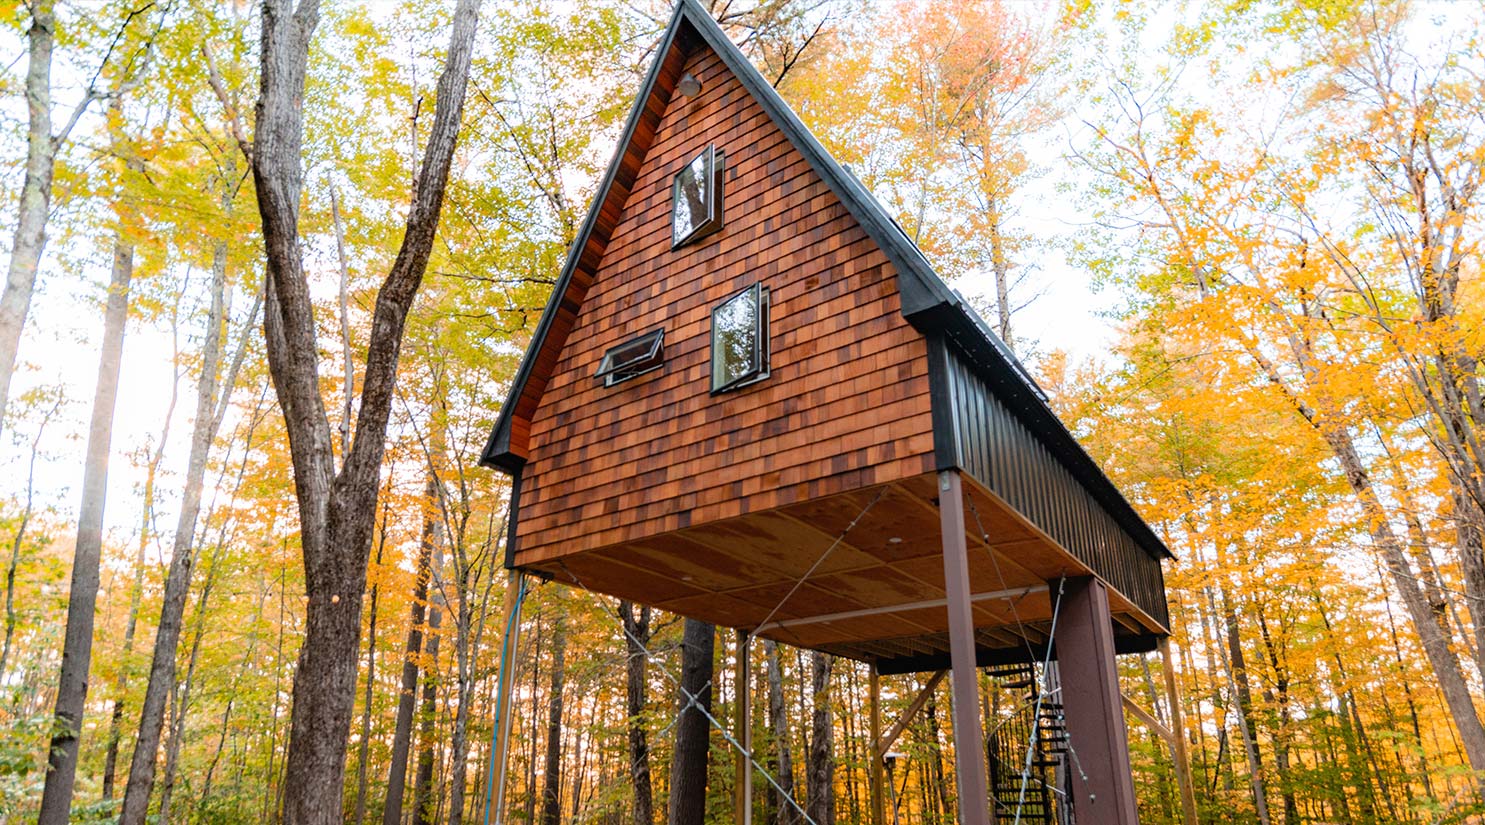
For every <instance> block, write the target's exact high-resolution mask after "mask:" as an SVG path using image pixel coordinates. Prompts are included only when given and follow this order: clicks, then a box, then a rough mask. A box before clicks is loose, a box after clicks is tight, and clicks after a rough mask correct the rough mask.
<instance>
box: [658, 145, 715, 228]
mask: <svg viewBox="0 0 1485 825" xmlns="http://www.w3.org/2000/svg"><path fill="white" fill-rule="evenodd" d="M723 162H724V158H723V154H722V153H721V152H719V151H717V147H715V146H708V147H706V151H704V152H702V153H701V154H699V155H697V156H696V157H695V158H694V159H693V160H692V161H691V162H690V163H688V164H686V165H685V166H684V167H683V168H682V169H681V171H679V172H677V173H676V176H675V185H674V187H673V188H672V190H671V193H670V207H671V211H670V228H671V246H672V248H674V247H678V246H682V245H684V244H687V243H690V242H691V241H694V240H696V239H698V238H701V237H704V236H706V235H710V234H711V233H713V232H715V231H717V230H718V229H720V228H721V227H722V174H721V170H722V165H723Z"/></svg>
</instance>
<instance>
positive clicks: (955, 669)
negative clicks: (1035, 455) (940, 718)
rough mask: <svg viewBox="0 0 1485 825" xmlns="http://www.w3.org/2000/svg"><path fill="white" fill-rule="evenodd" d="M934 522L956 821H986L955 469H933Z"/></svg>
mask: <svg viewBox="0 0 1485 825" xmlns="http://www.w3.org/2000/svg"><path fill="white" fill-rule="evenodd" d="M938 511H939V527H940V529H941V530H942V531H943V542H944V590H945V591H946V595H947V597H948V603H949V604H948V608H949V662H950V663H951V665H952V667H951V668H950V675H949V682H950V695H951V696H953V699H954V774H955V779H956V780H957V785H958V788H959V822H960V823H961V825H990V823H991V822H993V821H994V820H993V819H991V817H992V814H991V811H990V792H989V789H988V787H987V782H986V779H985V732H984V730H982V729H981V727H980V687H979V679H978V675H979V671H978V668H977V667H976V666H975V627H974V615H973V613H972V612H971V611H970V602H969V547H968V545H967V544H966V541H965V534H964V489H963V485H962V482H961V480H960V478H959V471H958V470H943V471H941V472H939V474H938Z"/></svg>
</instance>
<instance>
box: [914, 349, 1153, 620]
mask: <svg viewBox="0 0 1485 825" xmlns="http://www.w3.org/2000/svg"><path fill="white" fill-rule="evenodd" d="M944 349H945V350H946V353H947V357H946V359H945V362H944V363H945V365H946V368H947V369H946V376H945V377H946V379H947V380H946V382H945V387H944V388H945V390H946V391H947V395H948V397H949V400H950V403H951V407H952V423H951V426H952V428H953V431H954V435H955V439H956V441H957V444H958V455H957V461H956V463H957V464H958V466H959V467H960V468H961V469H962V470H964V471H965V472H967V473H969V474H970V475H972V476H974V477H975V478H976V479H978V480H979V481H980V483H982V484H984V485H985V486H986V487H989V488H990V489H991V490H992V491H994V492H995V493H996V495H999V496H1000V497H1001V498H1003V499H1005V500H1006V502H1007V503H1009V504H1010V505H1011V506H1012V507H1015V508H1016V509H1017V510H1018V511H1020V512H1021V514H1022V515H1024V516H1026V517H1027V518H1028V519H1029V520H1031V521H1032V522H1033V523H1035V524H1036V525H1037V526H1039V527H1040V528H1041V529H1042V530H1043V531H1044V532H1046V533H1047V535H1049V536H1051V537H1052V538H1054V539H1056V540H1057V541H1058V542H1059V543H1060V544H1061V545H1062V546H1063V547H1065V548H1067V549H1068V550H1069V551H1071V552H1072V553H1073V554H1074V555H1076V556H1077V557H1078V558H1079V559H1082V560H1083V561H1084V562H1085V563H1086V564H1087V565H1088V566H1089V567H1090V568H1092V569H1093V571H1094V572H1096V573H1097V574H1098V575H1100V576H1102V577H1103V578H1104V579H1105V580H1107V581H1108V582H1109V583H1110V584H1112V585H1113V586H1114V587H1116V588H1118V589H1119V591H1120V592H1121V593H1123V594H1124V595H1125V596H1126V597H1128V598H1129V599H1130V600H1131V601H1133V602H1134V603H1135V604H1137V605H1139V606H1140V608H1141V609H1142V610H1144V611H1145V612H1146V613H1148V614H1149V615H1150V617H1151V618H1153V619H1155V620H1156V621H1158V622H1160V623H1161V624H1162V625H1167V626H1168V625H1169V615H1168V611H1167V609H1166V602H1165V577H1164V574H1163V571H1162V570H1161V567H1160V560H1159V559H1157V558H1155V557H1153V556H1151V555H1150V554H1149V553H1147V552H1145V550H1144V549H1143V548H1141V547H1140V546H1139V544H1137V543H1136V542H1135V540H1134V539H1133V538H1131V537H1130V535H1129V534H1128V533H1126V532H1125V531H1124V530H1123V528H1121V527H1120V526H1119V525H1118V523H1116V522H1115V521H1114V519H1113V518H1112V517H1111V516H1110V515H1109V514H1108V513H1107V512H1106V511H1105V510H1104V509H1103V507H1101V506H1100V505H1099V504H1098V502H1096V501H1095V500H1094V499H1093V497H1092V496H1091V495H1089V494H1088V492H1087V491H1086V490H1084V489H1083V487H1082V485H1080V484H1079V483H1078V482H1077V479H1075V478H1074V477H1073V475H1072V473H1070V472H1069V471H1068V470H1067V468H1066V467H1064V466H1063V465H1062V463H1061V462H1060V461H1058V460H1057V459H1056V458H1055V457H1054V456H1053V455H1052V454H1051V453H1050V452H1049V451H1048V450H1047V448H1046V447H1044V446H1042V444H1041V443H1040V442H1039V441H1038V440H1037V439H1036V437H1035V436H1033V435H1032V434H1031V432H1030V431H1029V430H1027V429H1026V427H1025V426H1024V425H1022V424H1021V422H1020V421H1019V420H1018V419H1017V418H1016V416H1015V415H1014V414H1013V413H1012V412H1011V411H1010V410H1009V409H1007V408H1006V406H1005V405H1004V404H1002V403H1001V402H1000V401H999V400H998V399H997V398H996V397H995V393H994V392H993V391H992V390H991V388H990V386H989V385H988V384H987V383H985V381H983V380H982V379H981V378H980V377H979V376H978V375H976V374H975V372H974V370H973V369H972V368H971V367H970V366H969V365H968V364H967V363H965V361H964V360H963V359H962V358H961V357H959V356H958V355H957V354H956V352H955V350H954V347H953V346H944ZM935 402H937V399H935ZM940 420H943V419H940ZM946 423H949V422H946Z"/></svg>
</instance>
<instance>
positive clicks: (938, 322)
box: [481, 0, 1169, 823]
mask: <svg viewBox="0 0 1485 825" xmlns="http://www.w3.org/2000/svg"><path fill="white" fill-rule="evenodd" d="M481 461H482V463H483V464H485V465H487V466H491V467H496V468H499V469H501V470H503V471H504V472H506V473H508V474H510V475H511V477H512V478H513V493H512V503H511V518H510V540H509V542H508V545H507V557H506V562H507V565H508V566H510V567H513V568H516V569H519V570H522V571H525V572H528V573H533V574H536V575H540V576H543V577H547V578H550V579H553V580H556V581H559V582H567V583H575V584H581V585H582V586H584V587H586V588H588V589H591V590H593V591H595V592H599V593H606V594H610V595H614V596H619V597H622V598H625V599H629V600H632V601H635V602H638V603H642V604H648V605H652V606H655V607H658V608H662V609H665V610H669V611H673V612H675V613H679V614H683V615H686V616H689V617H693V618H698V619H704V620H706V621H709V622H713V623H715V624H718V625H722V626H728V627H735V628H739V629H742V630H745V631H748V632H750V633H752V634H754V635H757V636H762V637H767V638H771V639H776V640H778V641H780V642H783V643H786V644H790V645H796V646H801V647H806V648H812V649H819V650H824V651H827V652H830V653H833V654H837V655H840V656H845V657H849V658H852V659H857V660H861V661H865V662H869V663H871V664H872V665H873V666H874V667H875V668H876V669H877V671H878V672H880V673H901V672H911V671H924V670H936V669H942V668H946V667H949V666H950V665H951V664H952V665H953V671H954V683H955V695H956V697H960V696H962V697H971V696H972V695H973V689H974V669H975V667H976V666H985V665H990V664H996V663H1006V662H1018V661H1020V662H1024V661H1029V660H1032V659H1040V658H1042V657H1043V656H1045V655H1048V653H1049V652H1050V653H1051V655H1052V656H1053V657H1054V658H1056V659H1058V661H1059V667H1060V670H1061V674H1062V684H1063V686H1064V687H1063V697H1062V704H1063V705H1065V708H1066V709H1065V713H1066V723H1067V727H1068V731H1069V734H1068V735H1069V737H1070V740H1071V742H1072V744H1073V746H1074V747H1076V748H1077V751H1078V753H1079V754H1080V762H1081V766H1082V770H1081V771H1080V772H1079V773H1080V776H1079V777H1075V778H1074V782H1073V786H1074V789H1075V790H1078V789H1079V788H1080V787H1081V793H1082V796H1083V797H1085V798H1091V799H1093V800H1096V803H1094V805H1095V807H1096V808H1098V809H1099V810H1096V811H1088V810H1087V807H1086V806H1087V805H1088V804H1089V803H1088V802H1086V801H1085V802H1083V803H1082V804H1080V805H1079V806H1078V809H1079V811H1080V814H1086V815H1087V816H1088V817H1089V818H1087V819H1086V820H1084V821H1088V822H1132V821H1134V801H1133V789H1132V783H1131V779H1130V775H1129V767H1128V754H1127V745H1126V741H1125V739H1126V734H1125V730H1124V722H1123V717H1122V713H1121V710H1120V697H1119V693H1118V684H1117V680H1116V679H1115V671H1114V655H1115V653H1116V652H1128V651H1142V650H1150V649H1152V648H1153V647H1154V646H1155V644H1156V642H1157V641H1158V640H1159V639H1160V638H1161V637H1163V636H1164V635H1165V634H1166V633H1167V631H1166V624H1167V613H1166V601H1165V591H1164V583H1163V579H1162V573H1161V560H1162V559H1163V558H1165V557H1168V556H1169V552H1168V551H1167V550H1166V548H1165V547H1164V545H1163V544H1162V543H1161V541H1160V540H1159V538H1158V537H1156V535H1155V534H1154V533H1153V532H1152V531H1151V530H1150V528H1149V527H1148V526H1147V525H1146V524H1145V523H1144V522H1143V521H1142V520H1141V518H1140V517H1139V515H1138V514H1136V513H1135V511H1134V509H1133V508H1132V507H1131V506H1130V505H1129V504H1128V502H1127V501H1126V500H1125V499H1124V498H1123V497H1122V496H1121V495H1120V493H1119V491H1118V490H1117V489H1115V487H1114V485H1113V484H1112V483H1111V482H1110V481H1109V480H1108V479H1107V478H1106V477H1105V476H1104V474H1103V473H1102V471H1101V470H1100V469H1099V468H1098V466H1097V465H1096V464H1095V462H1094V461H1093V460H1092V459H1091V458H1089V457H1088V455H1087V454H1086V453H1085V452H1084V451H1083V450H1082V448H1081V447H1079V445H1078V444H1077V442H1076V440H1075V439H1074V438H1073V437H1072V436H1071V435H1070V434H1069V433H1068V431H1067V429H1066V427H1064V426H1063V424H1062V423H1061V422H1060V421H1059V420H1058V418H1057V417H1056V415H1055V414H1054V413H1053V412H1052V411H1051V410H1050V408H1049V407H1048V406H1047V404H1046V402H1045V400H1044V397H1043V396H1042V394H1041V392H1040V390H1039V389H1038V388H1037V387H1036V385H1035V383H1034V382H1033V381H1032V380H1031V378H1030V377H1029V376H1028V375H1027V374H1026V372H1025V371H1024V370H1023V369H1022V368H1021V367H1020V365H1019V364H1018V363H1017V361H1016V360H1015V358H1014V357H1013V356H1012V355H1011V354H1010V353H1009V352H1008V351H1007V350H1006V349H1005V347H1004V346H1003V345H1001V344H1000V342H999V341H998V340H997V338H996V337H995V335H994V334H993V333H992V332H991V331H990V330H989V328H988V327H987V326H986V325H985V324H984V322H983V321H982V320H981V319H980V318H979V317H978V316H977V315H976V314H975V312H974V311H973V310H972V309H971V308H970V307H969V306H968V305H967V304H966V302H965V301H964V299H963V298H962V297H961V296H959V295H958V294H957V293H956V292H954V291H953V290H952V289H950V288H948V287H947V286H946V285H945V284H944V282H943V281H942V280H941V279H940V278H939V277H938V276H937V275H936V274H935V273H934V272H933V270H932V268H931V267H930V265H929V264H928V262H927V261H926V259H925V258H924V257H923V256H922V254H921V253H920V252H919V251H918V250H917V248H916V247H915V246H914V245H913V244H912V243H911V242H910V241H909V239H908V238H907V237H906V236H905V235H904V234H903V232H902V231H901V229H900V228H899V227H898V226H897V225H896V223H895V222H894V221H893V220H892V218H891V217H890V216H889V215H888V214H887V213H886V212H885V211H884V210H883V209H882V207H881V206H880V205H879V204H878V203H877V201H876V200H875V199H874V198H873V197H872V196H871V194H870V193H869V192H867V191H866V190H865V188H864V187H863V186H862V185H861V184H860V182H859V181H857V180H856V178H855V177H854V176H853V175H852V174H851V173H850V171H849V170H848V169H846V168H844V167H842V166H841V165H840V164H838V163H837V162H836V161H835V160H834V159H832V158H831V157H830V155H829V154H828V153H827V152H826V151H825V150H824V149H823V148H822V147H821V146H820V144H819V142H818V141H816V140H815V139H814V138H813V137H812V136H811V135H810V133H809V132H808V131H807V130H806V129H805V128H804V126H803V125H802V124H801V122H800V121H799V119H798V117H797V116H796V115H795V114H794V113H793V112H792V111H791V110H790V109H789V107H788V106H787V104H785V103H784V101H783V100H782V99H781V98H780V97H779V96H778V94H777V93H776V92H775V91H774V90H773V88H772V87H771V86H770V85H769V84H768V82H767V81H766V80H765V79H764V78H763V77H762V76H761V75H760V74H759V73H758V72H757V70H756V69H754V68H753V66H752V65H751V64H750V63H749V62H748V61H747V59H746V58H745V57H744V56H743V55H742V54H741V53H740V52H739V51H738V50H737V48H736V47H735V46H734V45H733V44H732V43H731V42H730V41H729V40H728V39H727V37H726V36H725V35H724V33H723V32H722V31H721V29H720V28H718V27H717V25H716V23H715V22H714V21H713V20H712V19H711V18H710V17H709V16H708V15H707V13H706V12H705V11H704V10H703V9H702V8H701V7H700V6H699V5H697V4H696V3H695V2H694V0H681V2H680V3H679V4H678V5H677V7H676V11H675V14H674V16H673V18H672V19H671V22H670V25H669V27H668V29H667V31H666V32H665V35H664V37H663V39H662V40H661V42H660V45H659V47H658V50H657V53H656V57H655V60H654V63H653V65H652V67H651V69H650V71H649V73H648V75H647V77H646V79H645V82H644V85H643V87H642V88H641V90H640V93H639V97H638V100H637V102H636V104H635V106H634V109H633V112H632V113H631V115H630V117H629V120H628V123H627V125H626V127H625V129H624V132H623V136H622V138H621V140H620V143H619V147H618V150H617V152H616V154H615V157H614V160H613V161H612V163H611V164H610V167H609V169H608V172H607V174H606V176H605V177H604V179H603V181H602V183H601V185H600V187H599V190H598V193H597V196H596V199H595V201H594V203H593V205H592V208H591V209H590V211H589V213H588V216H587V219H586V221H585V222H584V224H583V226H582V228H581V231H580V232H579V234H578V236H577V239H576V241H575V243H574V244H573V247H572V249H571V251H570V254H569V258H568V260H567V262H566V265H565V267H564V269H563V270H562V273H561V276H560V279H559V280H558V282H557V284H556V287H555V290H554V293H553V295H552V298H551V301H550V302H549V303H548V305H547V308H546V311H545V313H544V314H543V316H542V318H541V321H540V324H539V326H538V327H537V329H536V331H535V334H534V336H533V338H532V342H531V346H530V349H529V351H528V352H527V354H526V357H525V359H524V361H523V362H522V364H521V367H520V370H519V372H518V373H517V375H516V378H515V381H514V383H513V386H512V389H511V393H510V396H509V399H508V400H507V402H506V404H505V406H504V407H503V409H502V411H501V414H500V417H499V420H498V423H497V425H496V427H495V429H494V431H493V432H492V434H491V436H490V440H489V443H488V444H487V446H486V448H485V451H484V454H483V456H482V459H481ZM1054 624H1055V629H1054ZM1053 642H1055V643H1053ZM1049 646H1050V648H1051V650H1050V651H1049ZM964 691H970V692H969V693H965V692H964ZM966 705H967V706H966ZM954 710H955V726H954V727H955V734H956V737H957V741H959V742H960V743H961V746H960V748H959V752H960V753H961V754H962V756H961V759H960V763H959V766H960V768H959V771H958V772H959V780H960V795H961V799H965V800H975V799H980V800H983V799H985V798H986V794H987V791H986V786H985V769H984V762H983V753H984V751H983V748H982V746H981V745H980V744H979V743H980V742H981V741H982V740H981V736H982V729H981V723H980V719H979V711H978V705H977V703H976V702H974V701H973V700H970V701H968V702H967V703H966V702H961V701H956V702H955V703H954ZM966 745H969V746H970V747H968V748H966V747H965V746H966ZM963 816H964V819H963V821H964V822H966V823H977V822H985V821H988V820H989V818H990V817H991V816H993V812H991V811H989V810H987V806H985V805H979V804H976V803H975V802H973V801H969V802H966V803H965V805H964V806H963Z"/></svg>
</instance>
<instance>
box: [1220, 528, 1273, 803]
mask: <svg viewBox="0 0 1485 825" xmlns="http://www.w3.org/2000/svg"><path fill="white" fill-rule="evenodd" d="M1219 558H1220V554H1219ZM1221 601H1222V607H1221V615H1222V621H1223V625H1224V627H1225V629H1226V631H1227V633H1226V635H1227V651H1226V655H1224V656H1223V657H1222V664H1223V665H1224V666H1225V667H1226V670H1227V682H1228V684H1229V685H1230V686H1231V687H1232V693H1233V698H1234V699H1235V700H1236V702H1237V711H1238V726H1239V728H1240V730H1241V731H1242V734H1243V752H1244V753H1245V754H1246V755H1247V757H1248V773H1249V777H1248V780H1249V782H1250V783H1251V784H1252V786H1253V807H1254V808H1255V809H1256V810H1257V812H1258V821H1259V822H1260V823H1262V825H1270V823H1271V822H1272V821H1273V820H1272V819H1270V818H1269V813H1268V790H1267V788H1266V786H1265V783H1264V781H1263V756H1262V754H1261V753H1260V752H1259V750H1258V729H1257V726H1256V725H1255V724H1254V723H1253V694H1252V690H1251V688H1250V687H1249V685H1248V666H1247V660H1245V659H1244V658H1243V646H1242V640H1241V639H1240V638H1239V636H1238V624H1237V613H1236V612H1235V611H1234V610H1233V609H1232V605H1231V604H1230V603H1229V602H1228V600H1227V594H1225V593H1224V594H1222V598H1221ZM1207 604H1208V606H1209V607H1210V608H1211V610H1212V613H1213V621H1215V620H1216V619H1215V616H1216V615H1217V611H1218V607H1217V597H1216V596H1215V595H1214V594H1213V593H1212V590H1211V589H1208V590H1207Z"/></svg>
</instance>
